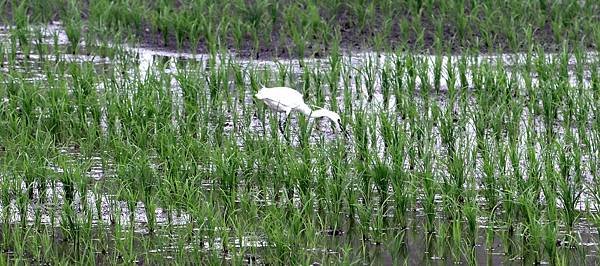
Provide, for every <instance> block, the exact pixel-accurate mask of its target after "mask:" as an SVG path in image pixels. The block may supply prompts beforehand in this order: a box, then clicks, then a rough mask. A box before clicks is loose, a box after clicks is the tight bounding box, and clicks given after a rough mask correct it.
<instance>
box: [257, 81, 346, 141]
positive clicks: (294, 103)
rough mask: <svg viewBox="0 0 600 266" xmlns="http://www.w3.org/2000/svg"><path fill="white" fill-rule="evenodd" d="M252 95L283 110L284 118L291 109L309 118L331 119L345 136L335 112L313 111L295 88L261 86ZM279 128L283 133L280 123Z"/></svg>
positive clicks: (272, 107)
mask: <svg viewBox="0 0 600 266" xmlns="http://www.w3.org/2000/svg"><path fill="white" fill-rule="evenodd" d="M254 96H255V97H256V98H258V99H259V100H262V101H263V102H264V103H265V104H266V105H267V106H268V107H269V108H271V109H272V110H274V111H277V112H285V119H286V120H287V119H288V117H289V116H290V113H291V112H292V111H298V112H301V113H303V114H305V115H307V116H308V117H310V118H321V117H326V118H328V119H329V120H331V121H333V123H334V124H335V125H336V127H337V128H338V129H339V130H341V131H342V132H344V134H346V136H347V133H346V130H345V129H344V127H343V126H342V120H341V119H340V116H339V115H338V114H337V113H336V112H333V111H330V110H327V109H324V108H321V109H318V110H315V111H313V110H312V109H311V108H310V107H309V106H308V105H307V104H306V103H304V98H303V97H302V94H301V93H300V92H298V91H297V90H294V89H292V88H288V87H272V88H266V87H264V86H263V87H262V89H260V90H259V91H258V92H257V93H256V94H255V95H254ZM279 130H280V131H281V132H282V133H283V127H282V126H281V123H280V124H279ZM284 136H285V135H284Z"/></svg>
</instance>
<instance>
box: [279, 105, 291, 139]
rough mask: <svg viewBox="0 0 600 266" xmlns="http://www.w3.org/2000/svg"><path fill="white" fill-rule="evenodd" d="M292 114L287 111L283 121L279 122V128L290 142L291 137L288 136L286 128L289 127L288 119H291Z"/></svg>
mask: <svg viewBox="0 0 600 266" xmlns="http://www.w3.org/2000/svg"><path fill="white" fill-rule="evenodd" d="M289 117H290V115H289V113H288V112H286V113H285V117H284V118H283V121H281V122H280V123H279V130H280V131H281V134H282V135H283V137H284V138H285V140H287V141H288V142H290V139H289V138H288V136H287V134H285V128H286V127H287V124H288V123H287V120H288V119H289Z"/></svg>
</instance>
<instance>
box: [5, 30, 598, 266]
mask: <svg viewBox="0 0 600 266" xmlns="http://www.w3.org/2000/svg"><path fill="white" fill-rule="evenodd" d="M9 31H10V29H9V28H7V27H4V28H0V42H4V43H8V38H9V36H10V35H9V33H8V32H9ZM41 32H42V33H43V38H42V39H41V41H42V42H43V43H44V44H46V45H59V46H65V45H67V44H68V39H67V38H66V34H65V33H64V31H63V29H62V28H61V27H60V25H58V24H57V25H51V26H49V27H44V28H42V31H41ZM81 45H82V46H85V44H84V43H82V44H81ZM118 49H124V50H126V51H127V52H128V53H129V54H130V55H131V56H132V57H134V58H137V62H138V63H137V64H138V66H137V69H132V70H131V74H133V73H139V74H140V76H141V77H145V76H146V75H147V74H148V72H149V71H152V69H153V68H155V67H156V66H157V62H158V63H160V65H161V69H164V70H165V72H166V73H177V71H178V68H177V66H178V65H179V64H181V63H184V64H185V62H190V61H199V62H206V61H208V60H209V56H208V55H193V54H184V53H176V52H172V51H161V50H154V49H148V48H139V47H128V46H120V48H118ZM397 56H400V57H401V56H402V55H386V54H374V53H359V54H354V55H352V56H344V57H343V58H342V64H346V65H351V66H353V68H352V69H350V70H349V72H347V73H344V74H346V75H350V76H361V75H362V72H361V69H363V68H364V67H365V66H366V65H374V66H383V65H384V63H385V62H387V61H390V60H394V58H395V57H397ZM556 56H557V55H554V54H548V55H547V60H554V59H555V57H556ZM57 57H59V58H60V60H62V61H67V62H92V63H93V64H94V65H95V66H96V67H97V68H98V69H110V68H111V65H112V64H115V63H118V62H115V61H111V60H110V59H108V58H105V57H100V56H94V55H80V54H76V55H70V54H58V55H54V54H48V56H47V58H44V59H42V58H39V57H38V56H35V55H29V56H25V55H23V54H17V57H16V58H15V60H16V62H17V64H16V65H17V68H16V69H13V70H15V71H17V72H19V71H20V72H21V74H22V75H24V76H26V77H27V78H29V79H30V80H33V81H40V80H42V81H43V78H44V77H45V75H44V73H43V69H41V64H40V63H39V61H40V60H57ZM232 57H233V56H232ZM597 57H598V56H597V53H589V54H588V56H587V60H588V62H585V63H584V65H590V62H591V60H598V59H597ZM230 59H231V58H219V60H217V62H216V63H217V64H220V63H221V62H223V61H224V62H226V61H227V60H230ZM233 59H234V60H235V62H236V64H239V65H241V66H243V67H245V68H248V69H253V70H261V69H262V70H273V69H279V68H280V67H281V66H282V65H284V66H285V68H286V69H287V70H288V71H290V72H291V74H292V75H294V76H295V77H297V78H298V79H300V77H301V75H302V73H303V71H304V70H305V69H306V68H307V67H309V68H318V69H321V70H323V71H326V70H327V69H328V68H329V62H328V61H327V60H325V59H321V60H313V59H311V60H308V59H307V60H302V61H299V60H280V61H265V60H262V61H258V60H247V59H241V58H233ZM417 59H418V60H422V61H421V62H428V65H429V71H428V80H429V81H433V80H434V64H435V62H436V61H439V58H437V57H435V56H428V55H422V56H417ZM459 60H460V58H459V57H454V56H453V57H442V58H441V62H443V64H442V66H441V67H442V69H443V70H444V71H442V78H441V80H440V90H441V91H442V92H443V91H447V86H448V85H447V84H446V78H445V77H446V73H447V70H448V68H449V65H448V64H447V63H448V62H449V61H451V62H453V65H452V67H454V68H455V69H454V70H455V71H457V70H458V69H457V66H456V64H455V62H458V61H459ZM525 60H526V55H525V54H499V55H482V56H479V57H476V58H473V61H472V62H471V63H473V64H482V63H484V62H485V63H489V64H492V65H493V64H496V63H498V62H501V63H502V64H503V65H504V66H505V67H506V69H508V70H509V73H508V74H509V75H512V72H510V69H512V68H514V69H517V68H519V67H520V66H521V65H522V64H523V62H524V61H525ZM568 61H569V65H570V66H572V67H570V68H569V75H570V79H569V83H570V84H571V85H572V86H582V87H584V88H589V86H590V82H589V80H590V70H589V69H584V71H583V78H584V79H583V81H582V82H580V81H578V80H577V78H576V75H575V70H574V66H575V64H576V63H581V62H576V60H575V57H574V56H572V57H570V58H568ZM3 65H6V62H4V63H3ZM24 65H26V66H27V67H19V66H24ZM381 69H382V68H381V67H379V68H377V69H376V70H377V71H381ZM0 71H1V72H2V73H8V70H7V69H6V68H5V67H2V68H0ZM375 76H378V75H377V74H376V75H375ZM467 76H468V77H469V78H470V75H467ZM246 78H248V77H246ZM404 78H407V77H404ZM514 78H515V80H516V81H517V82H518V84H519V86H523V85H524V82H525V81H524V77H522V76H520V75H518V74H515V76H514ZM246 82H249V80H246ZM422 82H424V81H422V80H421V78H420V77H417V79H416V83H417V87H420V85H421V83H422ZM532 82H533V83H534V85H535V84H537V79H536V78H535V77H533V78H532ZM468 83H469V84H471V83H472V80H468ZM373 84H374V87H375V92H374V95H373V100H371V101H369V100H367V97H366V94H367V92H366V87H365V85H364V82H363V84H361V86H358V85H357V84H356V83H354V79H352V81H351V87H352V90H353V91H352V93H353V94H354V95H357V97H356V99H357V100H356V102H355V104H356V105H357V106H361V108H363V109H364V110H367V111H368V112H370V113H377V112H382V111H383V112H394V111H396V110H395V104H394V102H395V99H394V98H393V96H392V98H391V99H390V104H389V106H388V107H387V108H388V109H384V104H383V102H384V99H383V94H382V91H381V90H380V88H381V80H379V79H375V80H374V83H373ZM269 85H273V86H275V85H281V84H275V82H273V83H272V84H269ZM339 85H340V86H343V85H344V84H343V81H342V80H340V81H339ZM457 85H461V84H460V80H457ZM297 86H298V87H301V86H302V84H301V83H298V84H297ZM99 90H102V88H99ZM171 90H172V93H173V95H175V96H176V97H179V101H180V102H181V97H182V92H181V87H180V84H179V83H178V82H177V80H176V79H175V78H174V77H173V78H172V80H171ZM442 94H443V93H442ZM328 97H338V102H340V103H341V102H343V98H342V96H341V95H328ZM7 100H8V99H2V102H5V101H7ZM245 102H246V103H247V104H252V93H251V92H249V91H248V92H247V93H246V99H245ZM326 102H330V101H327V100H326ZM439 102H440V105H442V106H444V104H445V101H444V99H439ZM324 107H326V108H330V106H324ZM178 108H180V107H178ZM340 110H341V111H342V112H343V107H342V106H340ZM528 116H529V114H527V113H524V114H523V119H522V121H526V120H527V118H528ZM228 119H231V117H229V118H228ZM227 122H228V123H229V124H231V122H233V121H231V120H230V121H227ZM291 124H292V126H297V122H296V121H295V119H293V118H292V122H291ZM539 124H542V123H539ZM267 126H268V125H267ZM520 126H521V128H520V129H521V130H522V131H523V130H524V127H525V126H526V125H525V123H522V124H521V125H520ZM319 127H320V132H315V133H313V138H314V139H316V138H319V135H320V134H324V135H325V136H326V137H327V138H328V139H335V138H336V137H337V134H336V133H335V132H332V130H331V128H329V127H328V125H327V123H320V124H319ZM245 128H249V129H250V130H253V131H255V132H256V133H257V134H265V132H263V129H262V128H263V126H262V122H261V121H260V120H259V119H258V118H255V119H253V120H252V121H251V124H250V125H245ZM540 130H544V129H543V128H541V129H540ZM560 130H562V129H559V136H562V134H564V132H561V131H560ZM267 131H268V128H267ZM225 132H229V133H230V134H231V133H234V134H235V132H234V130H233V128H232V127H228V128H226V129H225ZM465 133H466V134H465V135H464V136H462V138H464V139H465V140H469V139H471V140H472V139H474V137H475V131H474V127H473V125H472V121H471V122H470V123H468V124H467V130H466V131H465ZM434 134H435V135H436V136H437V140H436V145H437V146H438V147H440V148H441V141H440V140H439V132H438V131H437V130H436V131H434ZM379 141H381V139H379ZM465 143H471V144H472V143H474V142H473V141H465ZM241 145H243V143H241ZM522 145H523V146H521V147H520V148H521V149H523V147H524V145H525V144H524V143H522ZM378 146H380V147H381V146H383V145H378ZM466 148H467V149H471V150H472V149H473V146H468V147H466ZM64 152H65V153H69V151H64ZM537 152H541V151H539V150H538V151H537ZM72 156H73V157H76V156H77V154H72ZM380 156H384V153H383V150H380ZM48 167H49V168H50V169H52V170H53V171H56V172H58V173H60V172H61V171H63V170H62V169H60V168H59V167H57V166H54V165H48ZM584 167H585V168H586V169H589V166H584ZM91 169H92V170H91V171H90V172H89V173H88V174H87V176H88V177H89V178H90V179H93V180H94V181H95V182H110V177H111V173H109V172H105V169H104V168H103V167H102V164H101V162H99V159H98V160H96V163H95V164H94V165H93V166H92V168H91ZM586 176H587V177H588V178H591V175H590V174H589V173H587V174H586ZM9 178H10V177H8V176H3V175H2V174H1V173H0V179H1V180H2V181H5V180H7V179H9ZM18 186H19V187H21V189H23V190H26V185H25V184H24V183H23V184H18ZM45 187H46V189H45V191H37V190H36V191H34V194H35V197H34V199H36V198H37V199H39V198H40V197H45V199H44V200H32V202H31V203H30V204H29V205H28V206H27V208H26V211H25V212H24V213H22V212H21V211H20V209H19V207H18V206H17V201H16V199H13V200H12V201H11V203H10V204H9V206H3V205H1V204H0V217H3V218H7V219H5V221H9V222H10V223H12V224H17V223H20V222H22V221H23V220H25V221H26V223H28V224H33V223H35V222H36V220H35V219H36V218H35V217H36V211H39V210H41V216H40V217H41V223H42V224H47V225H51V224H53V222H52V221H57V220H59V219H60V215H61V211H62V208H63V205H64V203H65V200H64V198H65V191H64V189H63V185H62V184H61V183H60V182H53V183H51V184H47V185H46V186H45ZM586 203H588V202H587V198H586V197H585V196H584V197H582V198H581V199H580V204H579V206H578V207H579V208H580V209H581V210H583V209H585V208H590V207H591V208H592V209H596V206H590V205H589V203H588V205H586ZM73 208H74V209H75V210H76V211H78V212H80V214H81V215H83V210H85V209H92V210H95V211H94V212H93V219H94V224H95V225H96V226H98V227H99V229H100V230H102V229H103V228H104V227H105V226H107V225H109V224H111V223H113V222H114V221H115V220H118V221H120V222H121V223H122V224H124V225H129V223H130V222H133V228H134V230H135V232H136V233H138V234H140V235H145V234H147V233H148V228H147V223H148V217H147V215H146V214H147V212H146V208H145V206H144V204H143V203H142V202H137V203H136V204H135V205H134V208H133V209H130V206H129V205H128V204H127V202H125V201H123V200H120V199H117V198H116V197H115V196H114V195H111V194H110V193H106V192H103V191H97V190H94V189H89V190H88V191H87V193H86V194H85V195H80V194H78V193H76V194H75V195H74V197H73ZM155 214H156V220H157V224H158V226H159V229H158V231H159V232H160V231H161V228H166V227H169V228H170V229H171V230H172V229H173V228H175V230H174V232H175V235H174V236H169V237H176V236H177V234H176V232H177V228H185V227H186V225H188V224H189V223H192V222H193V221H192V220H191V218H190V215H189V214H187V213H185V212H172V211H168V210H164V209H162V208H157V209H156V211H155ZM7 215H8V217H7ZM115 215H118V216H119V217H115ZM423 219H424V212H423V210H422V209H421V210H419V209H418V210H416V211H415V212H414V214H413V216H411V217H409V221H408V224H409V226H408V228H407V229H405V230H403V231H402V230H395V231H394V232H395V233H397V232H401V234H399V236H397V237H394V238H391V239H389V240H390V241H389V243H395V244H386V245H376V244H372V243H371V244H368V245H369V246H368V248H369V252H368V254H369V256H370V257H369V258H365V259H367V260H368V261H371V262H373V263H375V264H395V263H397V262H401V261H405V262H407V263H409V264H411V265H420V264H429V263H435V264H438V263H439V264H441V263H444V264H450V263H451V262H452V259H450V258H451V257H452V256H451V255H449V252H450V247H449V246H448V245H450V244H449V243H442V244H439V243H437V242H436V241H438V240H437V239H436V236H435V235H429V234H427V233H425V229H424V228H422V227H421V226H420V225H421V224H424V222H423ZM437 221H438V222H439V223H443V222H444V220H443V219H438V220H437ZM349 228H350V227H348V229H347V230H343V231H345V232H346V233H345V234H342V235H339V236H337V235H335V234H334V235H333V236H331V237H330V238H328V242H327V243H324V245H323V248H322V249H311V250H306V252H312V253H316V254H327V255H328V256H331V257H337V256H338V253H339V252H340V251H339V247H340V246H342V245H344V244H348V243H350V245H351V246H353V247H360V246H361V240H360V238H361V237H360V236H358V235H355V234H352V230H351V229H349ZM487 228H488V225H487V222H486V221H480V223H479V230H480V232H481V233H480V234H479V235H478V237H477V241H476V242H477V244H476V245H475V247H474V252H475V253H476V254H477V255H476V256H475V257H476V260H477V262H478V263H479V264H494V265H497V264H513V263H514V264H520V263H522V262H527V258H522V257H516V258H513V257H509V256H507V254H505V252H504V249H505V243H502V242H501V241H500V236H501V235H502V234H503V233H505V232H504V231H505V229H502V228H495V229H494V230H493V235H494V236H495V237H494V240H493V243H494V244H493V245H492V246H493V248H492V249H489V250H488V249H486V248H485V245H484V243H485V242H486V239H485V233H484V232H485V231H486V229H487ZM591 228H593V226H591V225H590V224H587V223H586V222H585V221H584V220H581V221H580V222H579V223H578V224H577V226H576V231H577V232H578V234H579V237H580V238H581V243H579V244H578V247H576V248H574V249H561V251H560V252H563V253H564V254H573V256H569V257H570V258H571V260H572V261H571V262H572V263H573V264H582V263H592V264H594V263H596V262H598V261H597V256H598V255H597V245H598V243H597V242H596V240H597V239H598V234H597V232H596V231H595V230H592V229H591ZM182 230H183V229H182ZM390 231H392V229H390ZM322 233H323V234H325V235H327V234H329V233H328V232H322ZM225 241H226V242H227V243H228V246H235V247H238V248H255V249H260V248H268V247H270V243H268V242H267V241H266V239H265V238H264V237H261V236H256V235H252V234H249V235H248V236H245V237H243V238H242V239H238V238H231V239H221V238H214V239H210V240H206V239H194V240H192V241H190V242H189V243H188V245H187V246H186V247H185V248H190V249H193V247H194V246H196V247H198V246H199V247H203V248H204V249H207V250H211V249H217V250H219V249H222V248H223V243H224V242H225ZM386 243H387V242H386ZM177 248H178V247H175V246H170V245H164V246H160V247H156V248H155V249H153V250H151V251H150V252H151V253H164V254H165V257H166V258H168V257H169V256H170V255H169V254H170V253H172V252H176V250H175V249H177ZM582 253H583V254H584V256H583V257H582V256H581V254H582ZM356 256H360V255H359V254H356ZM463 262H465V263H468V262H467V261H463Z"/></svg>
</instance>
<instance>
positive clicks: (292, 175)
mask: <svg viewBox="0 0 600 266" xmlns="http://www.w3.org/2000/svg"><path fill="white" fill-rule="evenodd" d="M19 34H21V33H19V32H18V31H16V30H15V28H14V27H8V26H6V27H3V28H1V29H0V72H1V75H2V79H1V80H0V180H1V182H0V220H1V221H2V222H1V227H0V231H1V232H2V233H1V234H0V245H1V247H2V252H3V255H4V256H2V263H3V264H5V263H10V264H12V263H32V264H42V263H50V264H55V263H74V262H80V263H81V262H83V263H88V264H116V263H123V264H132V263H136V264H175V263H179V264H252V265H254V264H260V265H262V264H286V265H290V264H301V265H308V264H313V265H321V264H333V265H337V264H353V263H356V264H363V265H364V264H374V265H398V264H410V265H428V264H490V265H497V264H530V263H539V264H559V265H584V264H590V265H593V264H597V263H598V241H599V237H600V236H599V235H598V232H599V228H600V227H599V226H600V215H599V213H598V204H599V203H600V180H599V179H598V165H599V164H598V158H599V156H600V150H599V147H600V146H599V145H600V114H599V113H598V112H599V110H598V106H600V105H599V103H600V102H599V100H600V75H599V70H600V68H599V66H600V59H599V57H598V53H597V51H593V50H590V49H566V47H565V49H563V50H561V51H560V52H556V53H545V52H544V50H543V49H541V48H539V47H538V49H536V48H535V47H532V48H531V49H530V51H528V52H524V53H513V54H472V55H471V54H462V55H448V54H439V55H437V56H436V55H424V54H413V53H407V52H398V53H377V52H363V53H350V52H339V53H332V54H331V55H329V56H328V57H325V58H321V59H308V58H305V59H272V60H257V59H252V58H249V57H238V56H237V55H236V54H235V53H216V54H212V55H211V54H187V53H181V52H174V51H172V50H165V49H158V48H148V47H146V48H142V47H138V46H134V45H125V44H119V43H86V42H81V43H79V44H78V45H77V48H76V49H75V50H74V52H68V51H70V49H72V48H70V47H72V43H71V42H70V40H71V39H72V38H69V36H68V34H69V33H68V32H67V31H66V30H65V27H64V26H63V25H62V24H61V23H53V24H51V25H44V26H38V27H32V28H30V29H29V30H28V31H27V34H26V35H27V36H28V38H25V39H26V40H27V42H23V40H22V39H19V36H20V35H19ZM262 86H267V87H275V86H288V87H292V88H294V89H297V90H298V91H300V92H301V93H302V94H303V96H304V99H305V101H306V102H307V103H308V104H309V105H310V106H311V107H315V108H316V107H324V108H327V109H330V110H332V111H335V112H337V113H339V114H340V116H341V120H342V124H343V125H344V126H345V128H347V129H348V130H349V133H350V134H349V137H344V136H343V135H342V134H340V133H339V132H336V131H335V130H334V129H333V127H332V125H331V124H330V123H329V121H328V120H319V119H308V118H307V117H306V116H304V115H302V114H300V113H293V114H292V115H291V117H290V120H289V122H288V123H287V124H286V127H285V132H283V134H285V135H286V136H287V139H289V140H287V139H286V138H285V137H284V136H282V133H281V132H279V124H280V122H281V119H283V117H282V116H281V115H280V114H277V113H275V112H273V111H271V110H270V109H268V108H267V106H266V105H265V104H263V103H262V102H260V101H258V100H257V99H256V98H255V97H254V94H255V93H256V92H257V91H258V90H259V89H260V88H261V87H262Z"/></svg>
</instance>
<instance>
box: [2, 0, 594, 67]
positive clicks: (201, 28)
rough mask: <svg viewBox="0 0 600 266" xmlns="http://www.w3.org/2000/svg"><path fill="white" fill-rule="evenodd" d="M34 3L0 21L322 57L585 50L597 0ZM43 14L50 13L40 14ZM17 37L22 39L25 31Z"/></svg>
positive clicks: (590, 43) (73, 35)
mask: <svg viewBox="0 0 600 266" xmlns="http://www.w3.org/2000/svg"><path fill="white" fill-rule="evenodd" d="M38 2H39V1H19V2H18V3H16V2H15V3H12V2H8V3H5V4H4V5H5V6H6V8H4V9H3V10H5V13H9V14H10V18H11V20H10V21H7V22H6V24H15V25H17V28H22V26H25V25H26V24H27V23H28V21H29V20H31V21H32V22H36V23H38V22H41V23H47V22H49V21H51V20H53V19H58V20H60V21H62V22H63V23H64V24H65V26H66V28H67V29H68V32H69V36H70V37H69V39H70V41H71V43H72V45H73V46H76V45H77V43H78V39H79V38H77V36H78V35H79V34H78V32H80V31H81V30H82V18H85V19H86V20H87V28H88V31H91V32H93V33H94V34H97V35H99V36H103V37H102V38H104V37H106V36H110V37H115V34H114V33H115V32H118V33H119V34H117V35H116V36H120V37H121V38H123V39H126V38H128V37H131V36H128V35H129V33H135V34H137V35H138V37H141V38H155V37H158V38H159V39H161V40H160V43H162V44H163V45H172V46H174V47H177V48H178V49H191V50H192V51H194V52H196V51H204V52H207V51H210V52H216V51H218V50H220V49H221V48H227V49H236V50H237V51H239V52H242V53H243V54H244V55H248V54H249V53H248V52H250V53H252V54H256V55H257V56H258V55H260V54H264V53H265V51H263V50H264V47H265V46H266V45H268V46H270V47H271V48H269V51H266V52H268V53H267V54H270V55H271V56H279V55H288V56H294V57H299V58H303V57H304V56H308V55H314V56H322V55H323V54H327V53H329V48H330V47H332V46H333V45H340V44H343V45H344V47H346V48H355V47H358V48H374V49H376V50H377V51H390V50H393V49H394V47H398V46H400V47H405V48H410V49H415V50H429V51H435V50H442V51H450V50H461V51H468V50H470V49H476V50H484V51H492V52H496V51H507V50H510V51H526V50H527V49H528V48H529V47H531V45H535V44H544V45H545V48H546V49H551V50H558V48H559V47H560V44H561V43H563V42H565V41H566V42H569V43H574V44H576V45H581V46H582V47H594V45H595V46H597V44H598V41H599V40H600V34H599V30H598V27H597V24H598V21H597V18H596V17H595V14H597V13H598V11H599V9H600V6H599V5H598V4H597V3H596V2H595V1H581V2H577V3H572V2H564V3H563V2H552V3H547V2H545V1H542V2H521V1H516V0H512V1H506V2H502V3H498V2H496V1H485V2H481V1H428V2H416V3H396V2H394V1H391V0H387V1H379V2H374V3H366V2H363V1H350V2H340V1H320V2H314V1H300V2H287V1H286V2H283V3H282V2H279V1H269V0H261V1H256V2H252V3H247V2H246V1H233V2H214V1H191V2H186V3H174V2H170V1H154V2H151V3H147V2H145V1H140V0H130V1H117V2H114V1H107V0H102V1H95V2H94V3H90V4H89V5H87V4H86V5H81V4H80V3H79V2H78V1H67V4H66V5H65V4H64V3H63V2H61V1H45V2H44V3H43V4H42V3H38ZM49 11H56V15H54V16H49V13H48V12H49ZM496 17H497V18H498V19H495V18H496ZM397 18H400V19H397ZM523 25H525V26H523ZM573 29H577V30H573ZM121 33H125V34H121ZM102 38H101V39H102ZM117 38H118V37H117ZM19 39H20V41H21V43H24V42H25V37H24V36H22V35H21V36H20V37H19ZM92 40H93V39H90V41H92ZM442 40H443V41H442ZM142 41H144V42H152V43H156V41H155V40H150V39H143V40H142ZM74 48H75V47H72V49H74Z"/></svg>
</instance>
